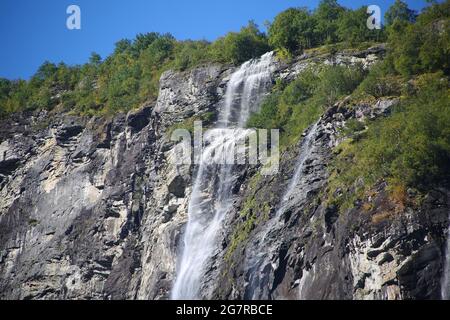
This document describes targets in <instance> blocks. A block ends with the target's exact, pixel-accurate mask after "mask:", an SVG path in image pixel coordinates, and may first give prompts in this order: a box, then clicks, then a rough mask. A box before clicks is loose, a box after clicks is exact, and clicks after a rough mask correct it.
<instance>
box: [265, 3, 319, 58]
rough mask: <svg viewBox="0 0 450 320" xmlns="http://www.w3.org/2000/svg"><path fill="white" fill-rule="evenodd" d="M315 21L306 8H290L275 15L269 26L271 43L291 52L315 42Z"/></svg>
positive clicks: (297, 51)
mask: <svg viewBox="0 0 450 320" xmlns="http://www.w3.org/2000/svg"><path fill="white" fill-rule="evenodd" d="M314 29H315V21H314V18H313V17H312V16H311V14H310V13H309V11H308V10H307V9H305V8H290V9H287V10H286V11H283V12H282V13H280V14H279V15H277V16H276V17H275V20H274V22H273V23H272V25H271V26H270V28H269V44H270V45H271V46H273V47H274V48H276V49H279V50H285V51H287V52H288V53H290V54H294V53H299V52H301V51H303V50H304V49H307V48H311V47H312V46H313V45H314V44H315V37H314V33H315V32H314Z"/></svg>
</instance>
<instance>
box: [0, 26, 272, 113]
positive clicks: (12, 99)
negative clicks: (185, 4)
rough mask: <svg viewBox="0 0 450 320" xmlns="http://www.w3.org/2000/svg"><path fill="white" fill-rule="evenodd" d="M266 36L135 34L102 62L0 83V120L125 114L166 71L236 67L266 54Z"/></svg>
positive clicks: (148, 95)
mask: <svg viewBox="0 0 450 320" xmlns="http://www.w3.org/2000/svg"><path fill="white" fill-rule="evenodd" d="M269 49H270V48H269V46H268V43H267V39H266V36H265V34H264V33H263V32H261V31H260V30H259V29H258V26H257V25H256V24H255V23H253V22H250V23H249V24H248V25H247V26H246V27H243V28H242V29H241V30H240V32H234V33H229V34H227V35H226V36H225V37H223V38H220V39H218V40H217V41H216V42H214V43H213V44H210V43H209V42H207V41H191V40H186V41H177V40H176V39H175V38H174V37H173V36H172V35H170V34H159V33H155V32H150V33H147V34H138V35H137V36H136V38H135V39H134V40H128V39H123V40H120V41H118V42H117V43H116V46H115V49H114V52H113V54H112V55H110V56H109V57H107V58H106V59H104V60H102V58H101V57H100V55H98V54H97V53H92V54H91V57H90V58H89V62H88V63H86V64H84V65H82V66H73V67H70V66H67V65H65V64H64V63H60V64H58V65H55V64H53V63H51V62H45V63H44V64H42V66H41V67H39V69H38V70H37V72H36V73H35V75H33V77H31V79H30V80H29V81H22V80H18V81H10V80H7V79H1V81H0V116H4V115H6V114H8V113H10V112H16V111H21V110H25V109H52V108H54V107H56V106H58V105H60V106H61V107H62V108H63V109H64V110H67V111H71V112H74V113H79V114H88V115H92V114H99V113H100V114H105V113H115V112H118V111H123V110H125V111H126V110H130V109H133V108H136V107H138V106H139V105H141V104H142V103H144V102H145V101H149V100H154V99H156V97H157V94H158V88H159V78H160V76H161V74H162V73H163V72H164V71H166V70H168V69H176V70H180V71H182V70H186V69H189V68H192V67H194V66H197V65H200V64H202V63H207V62H216V61H217V62H223V63H236V64H237V63H241V62H243V61H246V60H248V59H251V58H254V57H257V56H260V55H262V54H263V53H265V52H267V51H268V50H269Z"/></svg>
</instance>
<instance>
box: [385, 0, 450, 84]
mask: <svg viewBox="0 0 450 320" xmlns="http://www.w3.org/2000/svg"><path fill="white" fill-rule="evenodd" d="M449 15H450V1H448V0H447V1H446V2H444V3H441V4H434V5H433V6H431V7H428V8H427V9H426V10H424V12H423V13H422V14H421V15H420V16H418V18H417V22H416V23H410V22H409V21H404V20H400V19H396V20H395V21H394V22H393V23H392V25H390V26H389V28H388V40H389V49H390V55H389V57H388V63H390V64H391V65H392V68H393V69H395V71H396V72H397V73H398V74H401V75H402V76H404V77H409V76H412V75H415V74H419V73H424V72H435V71H438V70H443V71H444V72H445V73H446V74H448V73H449V70H450V65H449V64H450V61H449V59H448V57H449V55H450V41H449V39H450V20H449Z"/></svg>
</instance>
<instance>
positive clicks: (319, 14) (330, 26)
mask: <svg viewBox="0 0 450 320" xmlns="http://www.w3.org/2000/svg"><path fill="white" fill-rule="evenodd" d="M344 12H345V8H344V7H342V6H341V5H339V4H338V3H337V1H336V0H322V1H321V2H320V3H319V6H318V7H317V10H316V11H315V12H314V17H315V19H316V23H317V26H316V33H317V37H318V42H320V43H335V42H337V41H338V37H337V34H336V29H337V23H338V20H339V19H340V18H341V16H342V14H343V13H344Z"/></svg>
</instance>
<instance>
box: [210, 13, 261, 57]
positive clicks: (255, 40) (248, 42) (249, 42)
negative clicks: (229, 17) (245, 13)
mask: <svg viewBox="0 0 450 320" xmlns="http://www.w3.org/2000/svg"><path fill="white" fill-rule="evenodd" d="M269 50H270V47H269V45H268V42H267V38H266V35H265V34H264V33H263V32H261V31H260V30H259V28H258V25H257V24H255V23H254V22H253V21H250V22H249V23H248V25H247V26H245V27H243V28H241V30H240V31H239V32H229V33H228V34H227V35H226V36H225V37H222V38H219V39H218V40H217V41H215V42H214V43H213V45H212V48H211V54H212V56H213V57H215V58H216V59H217V60H219V61H223V62H233V63H235V64H238V63H242V62H244V61H247V60H249V59H252V58H256V57H259V56H261V55H262V54H264V53H265V52H267V51H269Z"/></svg>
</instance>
